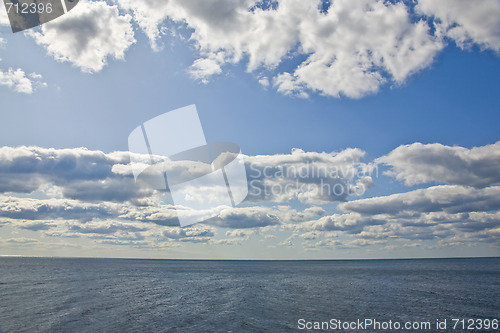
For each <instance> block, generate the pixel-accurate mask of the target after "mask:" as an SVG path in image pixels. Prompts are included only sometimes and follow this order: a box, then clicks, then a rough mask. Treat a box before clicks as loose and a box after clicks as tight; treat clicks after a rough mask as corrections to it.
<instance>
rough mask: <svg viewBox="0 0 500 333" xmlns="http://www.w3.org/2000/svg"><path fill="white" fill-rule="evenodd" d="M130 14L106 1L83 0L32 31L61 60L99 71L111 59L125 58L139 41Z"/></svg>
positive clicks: (88, 69) (90, 70) (86, 70)
mask: <svg viewBox="0 0 500 333" xmlns="http://www.w3.org/2000/svg"><path fill="white" fill-rule="evenodd" d="M131 19H132V18H131V16H130V15H120V13H119V11H118V8H117V7H116V6H109V5H107V4H106V3H105V2H80V4H79V5H78V6H77V7H75V9H73V10H72V11H71V12H69V13H68V14H66V15H64V16H63V17H61V18H59V19H57V20H55V21H53V22H49V23H47V24H44V25H42V31H41V32H32V31H29V32H28V34H29V35H31V36H32V37H33V38H34V39H35V41H36V42H37V43H38V44H40V45H42V46H43V47H45V48H46V49H47V52H48V54H49V55H51V56H53V57H54V58H55V59H56V60H57V61H61V62H70V63H72V64H73V65H75V66H77V67H79V68H81V70H82V71H84V72H89V73H93V72H99V71H100V70H102V69H103V67H104V66H105V65H106V63H107V61H108V58H114V59H124V57H125V51H126V50H127V49H128V48H129V47H130V46H131V45H132V44H134V43H135V42H136V40H135V38H134V30H133V28H132V24H131Z"/></svg>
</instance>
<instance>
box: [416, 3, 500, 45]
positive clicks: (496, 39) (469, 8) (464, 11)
mask: <svg viewBox="0 0 500 333" xmlns="http://www.w3.org/2000/svg"><path fill="white" fill-rule="evenodd" d="M417 9H418V10H419V11H420V12H421V13H423V14H425V15H429V16H434V17H435V18H436V19H437V22H436V23H435V26H436V28H437V30H438V33H439V34H442V35H444V36H447V37H449V38H451V39H453V40H454V41H455V42H456V43H457V45H458V46H460V47H462V48H464V47H466V46H468V45H470V44H472V43H475V44H478V45H479V46H480V47H482V48H484V49H492V50H495V51H497V52H499V51H500V1H498V0H476V1H469V0H440V1H435V0H419V1H418V5H417Z"/></svg>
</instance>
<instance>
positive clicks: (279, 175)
mask: <svg viewBox="0 0 500 333" xmlns="http://www.w3.org/2000/svg"><path fill="white" fill-rule="evenodd" d="M364 156H365V152H364V151H362V150H360V149H345V150H343V151H341V152H332V153H325V152H322V153H318V152H304V151H303V150H301V149H293V150H292V153H291V154H277V155H258V156H247V157H245V161H246V164H247V173H248V180H249V196H248V197H247V201H250V202H259V201H273V202H287V201H290V200H294V199H298V200H299V201H301V202H303V203H308V204H324V203H328V202H335V201H345V200H347V198H349V197H351V196H360V195H362V194H364V192H365V191H366V190H367V189H368V188H370V187H371V186H372V185H373V182H372V176H375V177H376V176H377V172H378V171H377V169H376V168H373V166H372V165H370V164H366V163H363V162H361V159H362V158H363V157H364Z"/></svg>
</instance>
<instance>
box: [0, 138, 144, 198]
mask: <svg viewBox="0 0 500 333" xmlns="http://www.w3.org/2000/svg"><path fill="white" fill-rule="evenodd" d="M127 163H129V155H128V153H126V152H116V153H110V154H104V153H103V152H101V151H90V150H87V149H85V148H75V149H45V148H40V147H16V148H13V147H0V193H7V192H14V193H32V192H34V191H36V190H40V189H42V188H46V187H47V186H48V185H53V186H55V190H57V191H56V192H61V193H62V194H63V195H64V196H65V197H67V198H71V199H82V200H86V201H103V200H104V201H127V200H134V199H140V198H144V197H147V196H150V195H151V190H148V189H143V188H140V187H138V186H136V185H135V183H134V180H133V177H132V176H123V175H120V174H116V173H114V172H113V167H114V166H115V165H119V164H127ZM52 189H54V188H52Z"/></svg>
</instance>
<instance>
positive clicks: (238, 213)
mask: <svg viewBox="0 0 500 333" xmlns="http://www.w3.org/2000/svg"><path fill="white" fill-rule="evenodd" d="M324 213H325V211H324V210H323V209H322V208H319V207H311V208H307V209H305V210H304V211H302V212H298V211H297V210H295V209H292V208H291V207H289V206H279V207H259V206H253V207H241V208H232V209H226V210H223V211H222V212H221V213H220V214H219V215H218V216H216V217H215V218H212V219H210V220H208V221H207V222H206V223H208V224H210V225H214V226H218V227H223V228H231V229H246V228H264V227H268V226H274V225H279V224H283V223H293V222H302V221H306V220H310V219H312V218H314V217H316V216H321V215H323V214H324Z"/></svg>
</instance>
